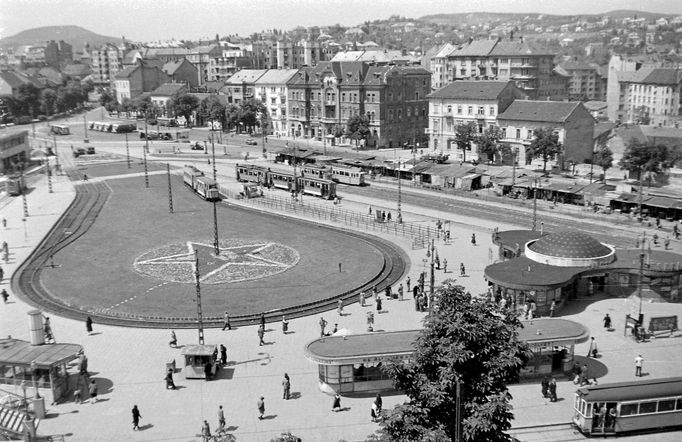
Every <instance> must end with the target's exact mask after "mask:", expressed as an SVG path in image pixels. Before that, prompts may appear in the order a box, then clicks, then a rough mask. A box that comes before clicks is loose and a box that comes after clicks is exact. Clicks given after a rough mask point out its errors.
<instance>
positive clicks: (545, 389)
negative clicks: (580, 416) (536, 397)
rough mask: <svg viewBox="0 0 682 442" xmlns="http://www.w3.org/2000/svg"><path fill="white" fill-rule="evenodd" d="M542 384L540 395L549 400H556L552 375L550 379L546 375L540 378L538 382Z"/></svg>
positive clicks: (554, 380) (554, 382) (554, 379)
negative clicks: (540, 380)
mask: <svg viewBox="0 0 682 442" xmlns="http://www.w3.org/2000/svg"><path fill="white" fill-rule="evenodd" d="M540 385H541V386H542V397H544V398H549V400H550V402H556V401H557V396H556V378H555V377H554V376H552V378H551V379H550V378H549V377H548V376H545V377H544V378H542V382H541V384H540Z"/></svg>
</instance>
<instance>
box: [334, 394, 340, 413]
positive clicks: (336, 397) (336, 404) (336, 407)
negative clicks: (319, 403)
mask: <svg viewBox="0 0 682 442" xmlns="http://www.w3.org/2000/svg"><path fill="white" fill-rule="evenodd" d="M332 411H341V396H339V394H338V393H336V395H334V403H333V404H332Z"/></svg>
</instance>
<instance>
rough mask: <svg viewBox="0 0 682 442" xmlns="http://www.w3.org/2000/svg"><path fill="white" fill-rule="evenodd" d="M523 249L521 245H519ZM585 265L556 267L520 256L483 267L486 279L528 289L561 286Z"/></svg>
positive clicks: (511, 286) (583, 268)
mask: <svg viewBox="0 0 682 442" xmlns="http://www.w3.org/2000/svg"><path fill="white" fill-rule="evenodd" d="M521 247H522V249H523V246H521ZM585 269H586V267H558V266H552V265H548V264H541V263H539V262H536V261H533V260H531V259H528V258H526V257H525V256H520V257H518V258H514V259H510V260H509V261H503V262H498V263H495V264H491V265H489V266H488V267H486V268H485V271H484V274H485V278H486V280H488V281H489V282H493V283H498V284H501V285H503V286H504V287H507V288H515V289H520V290H529V289H533V288H537V289H543V288H553V287H561V286H563V285H564V284H566V283H567V282H569V281H571V280H572V279H573V278H574V277H575V276H576V275H578V274H580V273H581V272H583V271H584V270H585Z"/></svg>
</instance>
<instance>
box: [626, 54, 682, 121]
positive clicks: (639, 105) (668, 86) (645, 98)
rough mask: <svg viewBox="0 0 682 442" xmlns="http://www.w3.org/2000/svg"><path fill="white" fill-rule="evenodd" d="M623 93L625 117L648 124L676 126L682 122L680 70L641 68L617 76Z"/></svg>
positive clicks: (681, 81) (681, 72) (681, 78)
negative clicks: (627, 74) (625, 74)
mask: <svg viewBox="0 0 682 442" xmlns="http://www.w3.org/2000/svg"><path fill="white" fill-rule="evenodd" d="M620 86H621V90H623V91H624V95H625V97H624V98H625V99H624V102H625V108H624V109H625V114H624V120H623V121H626V122H628V123H637V124H644V125H651V126H671V127H679V126H680V123H681V122H682V114H681V113H680V111H681V110H680V104H681V103H682V100H681V99H680V95H681V94H682V69H675V68H652V67H646V68H642V69H640V70H638V71H636V72H634V73H631V75H629V76H627V77H625V76H622V77H621V78H620Z"/></svg>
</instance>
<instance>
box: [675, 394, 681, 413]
mask: <svg viewBox="0 0 682 442" xmlns="http://www.w3.org/2000/svg"><path fill="white" fill-rule="evenodd" d="M676 409H677V410H682V397H680V398H677V408H676Z"/></svg>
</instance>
